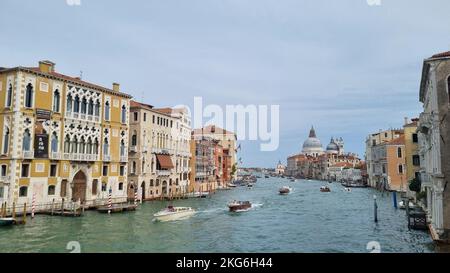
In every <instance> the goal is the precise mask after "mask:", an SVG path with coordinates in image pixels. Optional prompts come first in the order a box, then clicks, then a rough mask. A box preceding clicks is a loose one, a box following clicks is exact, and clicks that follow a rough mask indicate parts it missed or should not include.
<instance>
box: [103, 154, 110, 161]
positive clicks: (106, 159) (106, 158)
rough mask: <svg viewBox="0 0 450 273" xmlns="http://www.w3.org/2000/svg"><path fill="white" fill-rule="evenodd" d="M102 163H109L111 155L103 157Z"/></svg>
mask: <svg viewBox="0 0 450 273" xmlns="http://www.w3.org/2000/svg"><path fill="white" fill-rule="evenodd" d="M103 161H106V162H110V161H111V155H103Z"/></svg>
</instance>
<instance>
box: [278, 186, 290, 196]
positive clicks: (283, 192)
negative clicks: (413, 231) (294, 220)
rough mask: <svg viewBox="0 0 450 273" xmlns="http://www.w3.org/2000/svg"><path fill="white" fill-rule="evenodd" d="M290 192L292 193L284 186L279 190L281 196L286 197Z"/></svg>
mask: <svg viewBox="0 0 450 273" xmlns="http://www.w3.org/2000/svg"><path fill="white" fill-rule="evenodd" d="M291 191H292V188H291V187H287V186H284V187H282V188H281V189H280V190H279V192H280V194H281V195H287V194H289V193H291Z"/></svg>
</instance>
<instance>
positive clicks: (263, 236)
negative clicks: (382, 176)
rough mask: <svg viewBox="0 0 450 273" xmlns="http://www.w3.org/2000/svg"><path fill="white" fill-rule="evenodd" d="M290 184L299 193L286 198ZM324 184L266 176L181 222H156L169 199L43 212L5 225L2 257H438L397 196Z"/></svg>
mask: <svg viewBox="0 0 450 273" xmlns="http://www.w3.org/2000/svg"><path fill="white" fill-rule="evenodd" d="M287 184H288V185H290V186H292V187H293V188H294V191H293V192H292V193H291V194H290V195H288V196H280V195H278V194H277V190H278V188H279V187H281V186H282V185H287ZM323 184H324V183H323V182H319V181H303V180H302V181H298V182H289V181H288V180H285V179H281V178H269V179H264V178H262V179H259V180H258V183H257V184H256V185H255V187H254V188H253V189H247V188H245V187H242V188H237V189H234V190H229V191H218V192H217V193H216V194H214V195H213V196H212V197H211V198H206V199H189V200H180V201H174V205H175V206H191V207H194V208H196V209H197V210H198V213H197V215H195V216H194V217H192V218H190V219H187V220H184V221H177V222H167V223H160V222H153V221H152V215H153V213H155V212H157V211H158V210H160V209H161V208H163V207H164V206H166V205H167V202H151V203H145V204H143V205H142V206H140V207H139V209H138V210H137V211H136V212H130V213H126V214H116V215H104V214H99V213H97V212H95V211H89V212H86V213H85V215H84V216H83V217H81V218H61V217H51V216H40V215H38V216H37V217H36V218H35V219H34V220H31V219H30V220H29V221H28V223H27V224H26V225H25V226H15V227H8V228H0V252H63V253H64V252H70V251H69V250H67V249H66V247H67V244H68V243H69V242H71V241H76V242H79V244H80V246H81V252H321V253H322V252H362V253H364V252H369V251H368V250H367V249H366V248H367V244H368V243H369V242H371V241H377V242H379V244H380V246H381V252H434V251H435V247H434V244H433V242H432V241H431V239H430V236H429V235H428V234H427V233H426V232H421V231H408V228H407V226H406V217H405V212H404V211H401V210H396V209H394V208H393V205H392V201H391V196H389V195H388V194H384V196H382V194H381V193H379V192H376V191H374V190H372V189H354V190H353V191H352V192H344V191H343V188H342V186H341V185H339V184H336V183H335V184H332V185H331V189H332V192H331V193H321V192H320V191H319V188H320V187H321V186H322V185H323ZM374 194H376V195H377V196H378V205H379V211H378V212H379V213H378V217H379V222H378V223H374V221H373V195H374ZM234 199H237V200H250V201H251V202H252V203H253V204H255V207H254V208H253V209H252V210H250V211H248V212H244V213H238V214H231V213H229V212H228V211H227V208H226V204H227V202H229V201H231V200H234Z"/></svg>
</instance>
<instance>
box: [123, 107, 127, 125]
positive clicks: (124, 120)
mask: <svg viewBox="0 0 450 273" xmlns="http://www.w3.org/2000/svg"><path fill="white" fill-rule="evenodd" d="M122 123H127V107H125V105H123V106H122Z"/></svg>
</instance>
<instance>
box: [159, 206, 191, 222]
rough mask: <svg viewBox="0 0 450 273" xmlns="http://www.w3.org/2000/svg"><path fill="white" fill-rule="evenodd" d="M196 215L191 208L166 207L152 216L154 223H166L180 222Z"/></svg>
mask: <svg viewBox="0 0 450 273" xmlns="http://www.w3.org/2000/svg"><path fill="white" fill-rule="evenodd" d="M195 213H196V211H195V209H193V208H191V207H173V206H168V207H167V208H165V209H163V210H161V211H160V212H158V213H155V214H153V216H154V217H155V220H156V221H160V222H167V221H176V220H182V219H186V218H189V217H191V216H192V215H194V214H195Z"/></svg>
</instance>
